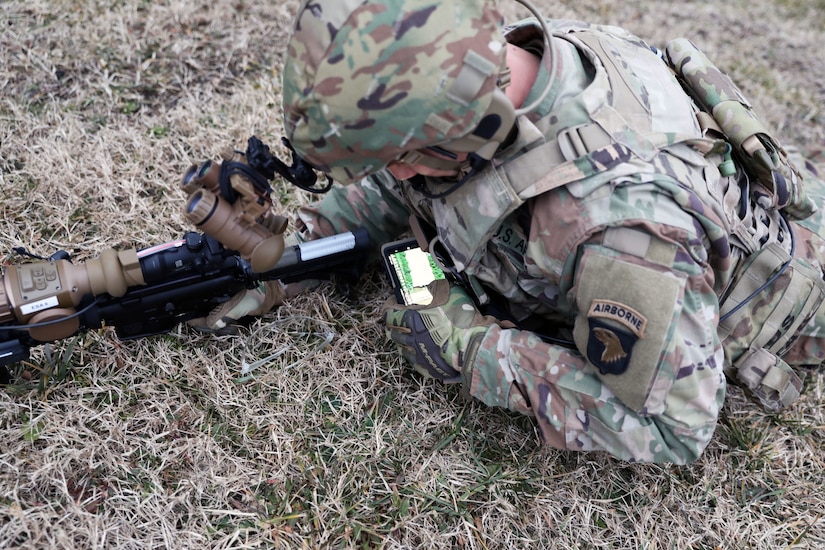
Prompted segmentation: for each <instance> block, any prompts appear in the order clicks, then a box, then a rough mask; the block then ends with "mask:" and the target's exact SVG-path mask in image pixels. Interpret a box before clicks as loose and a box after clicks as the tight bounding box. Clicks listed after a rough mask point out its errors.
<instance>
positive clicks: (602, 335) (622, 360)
mask: <svg viewBox="0 0 825 550" xmlns="http://www.w3.org/2000/svg"><path fill="white" fill-rule="evenodd" d="M588 321H589V323H590V335H589V336H588V338H587V359H588V361H590V363H591V364H592V365H593V366H595V367H596V368H598V369H599V371H600V372H601V373H602V374H622V373H623V372H625V371H626V370H627V368H628V367H629V366H630V357H631V355H632V353H633V346H634V345H635V344H636V342H637V341H638V340H639V337H638V336H637V335H635V334H633V333H631V332H628V331H625V330H622V329H619V328H616V327H614V326H612V325H608V324H607V323H603V322H601V321H599V320H598V319H594V318H592V317H591V318H590V319H588Z"/></svg>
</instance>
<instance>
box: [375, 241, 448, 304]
mask: <svg viewBox="0 0 825 550" xmlns="http://www.w3.org/2000/svg"><path fill="white" fill-rule="evenodd" d="M394 244H395V243H394ZM384 259H385V263H386V266H387V271H388V272H389V275H390V279H391V280H392V284H393V287H394V289H395V296H396V298H397V299H398V302H399V303H401V304H406V305H412V304H416V305H427V304H429V303H430V302H432V300H433V297H432V294H430V291H429V290H428V289H427V285H428V284H430V283H431V282H433V281H435V280H437V279H443V278H444V272H443V271H442V270H441V268H440V267H438V264H436V263H435V261H434V260H433V258H432V256H430V254H429V253H427V252H424V251H423V250H421V249H420V248H418V246H415V245H414V244H411V243H402V244H395V246H389V247H385V254H384Z"/></svg>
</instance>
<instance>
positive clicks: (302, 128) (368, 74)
mask: <svg viewBox="0 0 825 550" xmlns="http://www.w3.org/2000/svg"><path fill="white" fill-rule="evenodd" d="M502 30H503V26H502V18H501V16H500V15H499V13H498V12H497V10H496V8H495V5H494V2H492V1H484V0H482V1H479V0H304V1H303V2H302V4H301V7H300V8H299V10H298V15H297V17H296V19H295V28H294V30H293V35H292V38H291V39H290V42H289V45H288V47H287V59H286V62H285V68H284V83H283V110H284V124H285V127H286V134H287V137H288V139H289V140H290V141H291V142H292V145H293V147H294V148H295V150H296V151H297V152H298V154H300V155H301V156H302V157H303V158H304V159H305V160H307V161H308V162H310V163H311V164H312V165H314V166H315V167H316V168H318V169H319V170H322V171H324V172H326V173H328V174H330V175H331V176H332V177H333V178H334V179H335V180H337V181H339V182H341V183H344V184H346V183H351V182H353V181H356V180H358V179H360V178H362V177H364V176H367V175H369V174H372V173H375V172H377V171H379V170H381V169H382V168H384V167H386V166H387V165H388V164H389V163H390V162H392V161H393V160H397V159H399V158H400V157H402V156H403V155H404V154H405V153H407V154H409V153H411V152H415V151H420V150H423V149H425V148H427V147H431V146H436V145H449V146H448V147H446V148H447V149H449V150H450V151H453V152H476V151H477V150H479V149H481V148H482V147H484V146H485V145H486V144H488V143H489V142H490V141H491V140H493V141H497V142H501V141H503V140H504V137H506V134H507V133H509V131H510V129H511V128H512V126H513V123H514V120H515V115H514V114H513V113H512V111H513V107H512V105H511V104H510V103H509V101H508V100H507V99H506V97H505V96H504V93H503V91H502V89H501V88H500V87H499V82H498V80H499V75H500V74H501V73H502V72H503V71H502V70H503V68H504V56H505V52H506V43H505V40H504V36H503V34H502ZM502 134H503V135H504V136H502ZM488 149H489V147H488ZM493 149H495V147H493ZM489 156H492V153H489ZM487 158H489V157H487Z"/></svg>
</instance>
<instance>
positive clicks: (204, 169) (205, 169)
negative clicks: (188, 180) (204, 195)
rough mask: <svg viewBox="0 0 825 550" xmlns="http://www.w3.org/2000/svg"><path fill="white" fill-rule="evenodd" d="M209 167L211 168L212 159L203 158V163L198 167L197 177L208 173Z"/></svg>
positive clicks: (199, 177)
mask: <svg viewBox="0 0 825 550" xmlns="http://www.w3.org/2000/svg"><path fill="white" fill-rule="evenodd" d="M211 168H212V161H211V160H205V161H204V162H203V164H201V167H200V168H199V169H198V179H201V178H202V177H204V176H205V175H206V174H208V173H209V170H210V169H211Z"/></svg>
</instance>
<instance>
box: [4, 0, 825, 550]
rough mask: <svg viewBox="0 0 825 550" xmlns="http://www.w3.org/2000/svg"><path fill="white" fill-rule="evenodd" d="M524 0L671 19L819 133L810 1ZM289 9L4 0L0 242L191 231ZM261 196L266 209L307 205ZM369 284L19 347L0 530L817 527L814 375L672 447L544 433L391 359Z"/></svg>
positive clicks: (584, 537) (785, 536)
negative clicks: (196, 207)
mask: <svg viewBox="0 0 825 550" xmlns="http://www.w3.org/2000/svg"><path fill="white" fill-rule="evenodd" d="M538 4H539V5H540V6H541V7H542V9H543V10H544V12H545V13H546V14H547V15H549V16H554V17H575V18H579V19H583V20H588V21H594V22H602V23H612V24H619V25H622V26H625V27H627V28H630V29H631V30H633V31H635V32H637V33H638V34H640V35H642V36H644V37H647V38H649V39H650V41H651V42H652V43H653V44H657V45H660V46H661V45H663V44H664V43H665V41H666V40H667V39H668V38H675V37H677V36H688V37H690V38H692V39H693V40H694V41H696V42H697V43H699V44H700V45H701V46H702V48H703V49H704V50H705V51H706V52H707V53H708V54H709V55H710V56H711V57H712V58H713V59H715V60H716V61H717V63H718V64H719V65H720V66H721V67H723V68H724V69H726V70H727V71H729V72H730V73H731V74H732V75H733V76H734V77H735V78H736V79H737V80H738V81H739V82H740V84H741V85H742V88H743V89H744V90H745V92H746V93H747V94H748V95H749V96H750V97H751V99H752V100H753V102H754V104H755V105H757V107H758V108H759V110H760V111H761V112H762V113H763V114H764V116H765V118H766V119H767V120H768V122H769V123H770V124H771V125H773V126H774V127H776V128H778V129H779V130H780V132H781V134H782V135H783V136H784V138H785V139H786V140H787V141H789V142H794V143H797V144H799V145H800V146H802V147H804V148H809V149H814V148H817V147H820V148H821V147H823V146H825V129H824V128H825V124H823V121H825V113H823V105H825V70H823V63H824V62H823V60H822V57H821V45H822V44H821V42H822V29H823V28H824V27H825V5H823V2H822V1H821V0H789V1H785V2H776V1H771V0H750V1H748V2H744V1H742V0H734V1H732V2H726V3H721V2H698V1H687V2H684V1H680V2H675V1H664V2H662V1H659V2H654V1H652V0H639V1H632V2H631V1H628V2H623V3H620V2H608V1H597V0H585V1H581V2H570V1H566V2H561V3H559V2H549V1H541V2H539V3H538ZM295 5H296V2H295V0H287V1H284V2H258V3H251V2H246V1H244V0H232V1H228V0H215V1H213V2H171V3H170V2H146V1H145V0H119V1H116V2H104V1H100V0H97V1H96V0H85V1H81V0H27V1H25V2H24V1H19V0H6V1H4V2H2V3H0V90H2V95H0V193H2V195H0V198H2V200H1V201H0V209H2V216H0V237H2V243H3V249H4V250H6V251H11V249H12V247H16V246H25V247H27V248H28V249H30V250H31V251H33V252H36V253H38V254H40V255H49V254H51V253H52V252H54V251H55V250H56V249H65V250H67V251H69V252H70V253H71V254H72V255H73V257H75V258H76V259H78V260H79V259H83V258H87V257H92V256H95V255H96V254H98V253H99V252H100V251H101V250H103V249H104V248H106V247H110V246H117V247H138V248H140V247H144V246H148V245H150V244H156V243H159V242H163V241H167V240H171V239H173V238H176V237H178V236H180V235H181V234H182V233H183V232H184V231H186V230H188V229H189V227H188V225H187V223H186V222H185V221H184V219H183V217H182V216H181V214H180V208H181V206H182V204H183V196H182V192H181V191H180V190H179V189H177V183H178V180H179V178H180V175H181V173H182V172H183V171H184V170H185V169H186V168H187V166H188V165H189V164H190V163H191V162H194V161H200V160H202V159H205V158H214V157H215V156H216V155H217V154H218V152H219V151H220V150H221V149H222V148H223V147H224V146H227V145H233V146H242V145H243V143H245V140H246V138H247V137H248V136H249V135H251V134H256V135H258V136H259V137H261V138H262V139H263V140H264V141H265V142H267V143H269V144H272V145H275V144H277V143H278V140H279V137H280V135H281V131H280V128H281V126H280V120H279V102H280V101H279V67H280V65H281V51H282V49H283V46H284V44H285V41H286V37H287V32H288V28H289V20H290V18H291V14H292V12H293V10H294V9H295ZM508 9H509V8H508ZM516 11H518V10H515V9H509V12H508V13H510V14H512V13H515V12H516ZM277 191H278V192H279V193H281V199H282V203H283V206H284V210H285V211H289V210H290V209H291V208H294V207H295V206H296V205H298V204H300V203H304V202H307V201H309V200H311V197H309V196H308V195H306V194H304V193H302V192H297V191H293V190H291V189H289V188H288V187H286V186H281V187H279V188H278V190H277ZM7 259H8V260H13V261H19V260H20V258H19V257H17V256H15V255H14V254H9V255H8V256H7ZM386 292H387V287H386V285H385V283H384V282H383V280H382V279H381V277H380V275H379V274H377V273H376V274H372V275H370V276H368V277H367V280H366V281H365V282H364V284H363V286H362V287H361V289H360V294H361V300H360V301H358V302H355V303H352V302H347V301H344V300H343V299H341V298H340V297H338V296H336V295H335V293H334V292H333V291H332V289H330V288H327V287H324V288H323V289H322V290H321V291H320V292H316V293H311V294H308V295H306V296H301V297H299V298H297V299H295V300H293V301H292V302H290V303H289V304H288V305H287V306H284V307H282V308H280V310H279V311H277V312H275V313H273V314H271V315H269V316H267V317H266V318H265V319H264V320H263V322H261V323H257V324H255V325H253V326H252V327H251V328H250V331H249V333H248V334H246V335H245V336H244V337H243V338H232V337H207V336H202V335H199V334H196V333H194V332H192V331H190V330H188V329H186V328H179V329H177V330H175V331H173V333H171V334H169V335H165V336H160V337H154V338H149V339H145V340H142V341H138V342H128V343H122V342H119V341H118V340H117V339H116V338H115V337H114V335H113V334H112V333H111V332H110V331H100V332H96V333H91V334H87V335H84V336H81V337H78V338H76V339H72V340H70V341H64V342H60V343H57V344H54V345H51V346H48V347H44V348H40V349H38V350H35V353H34V356H33V358H32V360H31V361H29V362H27V363H25V364H22V365H19V366H17V367H16V368H15V374H16V375H17V379H18V381H19V382H18V384H16V385H15V386H13V387H9V388H6V389H3V390H0V401H2V406H0V441H2V442H3V447H2V450H0V547H4V548H12V547H15V548H104V547H118V548H135V549H137V548H140V549H146V548H176V549H180V548H252V547H254V548H260V547H263V548H268V547H285V548H286V547H289V548H292V547H312V548H315V547H323V548H329V547H335V548H340V547H364V548H372V547H384V548H412V547H420V548H430V547H432V548H452V547H458V548H464V547H466V548H594V547H597V546H599V547H602V546H605V545H607V546H611V547H615V548H646V549H657V548H680V549H681V548H725V549H733V548H771V549H773V548H822V547H823V546H825V519H823V517H822V513H823V510H825V500H824V497H823V485H825V473H824V472H825V451H823V445H824V444H825V437H823V433H825V431H823V430H824V429H825V407H823V404H825V396H824V395H823V393H825V379H824V378H823V375H822V373H818V372H816V373H812V375H811V376H810V377H809V379H808V382H807V392H806V394H805V397H804V398H803V399H802V400H801V401H800V402H799V404H798V405H796V406H795V407H793V408H792V409H790V410H789V411H787V412H785V413H782V414H779V415H767V414H764V413H763V412H761V411H760V410H758V409H757V408H756V407H755V406H753V405H752V404H750V403H749V402H747V401H746V400H745V399H743V398H742V396H741V394H740V393H739V392H738V391H737V390H732V392H731V395H730V398H729V400H728V404H727V406H726V407H725V410H724V413H723V418H722V421H721V423H720V426H719V429H718V432H717V434H716V436H715V437H714V439H713V442H712V443H711V445H710V448H709V449H708V450H707V452H706V453H705V455H704V456H703V457H702V458H701V459H700V460H699V461H698V462H696V463H695V464H692V465H690V466H687V467H671V466H651V465H633V464H626V463H621V462H618V461H615V460H612V459H610V458H608V457H605V456H601V455H594V454H576V453H568V452H559V451H555V450H550V449H541V448H539V447H538V445H537V435H536V432H535V429H534V426H533V425H532V423H531V421H530V420H528V419H525V418H518V417H515V416H512V415H509V414H506V413H504V412H501V411H497V410H489V409H486V408H484V407H483V406H481V405H479V404H477V403H468V402H464V401H463V400H462V399H461V398H460V396H459V395H458V393H457V392H456V391H454V390H446V391H445V390H444V389H443V388H442V387H441V386H440V385H438V384H432V383H428V382H422V381H421V380H420V379H419V378H418V377H416V376H414V375H412V374H410V373H409V372H408V371H407V370H405V369H404V368H403V366H402V364H401V361H400V359H399V358H398V356H397V354H396V353H395V352H394V350H393V348H392V346H390V345H388V344H387V343H386V342H385V340H384V336H383V329H382V327H381V326H380V325H379V324H378V323H377V321H376V319H377V312H378V308H379V307H380V304H381V302H382V301H383V296H384V295H385V294H386ZM307 318H311V319H313V320H312V321H309V320H307ZM327 331H331V332H332V333H334V339H333V340H332V342H331V343H330V344H329V345H328V346H327V347H325V348H324V349H323V350H320V351H316V348H317V347H318V344H319V342H322V341H323V336H318V335H317V334H321V335H323V334H324V333H326V332H327ZM280 350H285V351H284V353H283V355H281V356H279V357H278V358H276V359H274V360H272V361H271V362H269V363H267V364H266V365H264V366H262V367H260V368H259V369H258V370H256V371H255V373H254V377H253V378H252V379H251V380H247V381H239V380H238V378H239V376H240V367H241V363H242V361H244V360H246V361H248V362H251V361H252V360H254V359H255V358H259V357H266V356H268V355H270V354H273V353H276V352H278V351H280ZM286 367H289V368H286ZM24 377H25V378H24ZM26 378H29V380H26Z"/></svg>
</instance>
